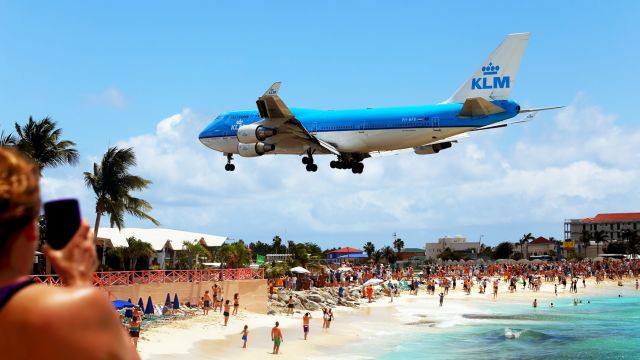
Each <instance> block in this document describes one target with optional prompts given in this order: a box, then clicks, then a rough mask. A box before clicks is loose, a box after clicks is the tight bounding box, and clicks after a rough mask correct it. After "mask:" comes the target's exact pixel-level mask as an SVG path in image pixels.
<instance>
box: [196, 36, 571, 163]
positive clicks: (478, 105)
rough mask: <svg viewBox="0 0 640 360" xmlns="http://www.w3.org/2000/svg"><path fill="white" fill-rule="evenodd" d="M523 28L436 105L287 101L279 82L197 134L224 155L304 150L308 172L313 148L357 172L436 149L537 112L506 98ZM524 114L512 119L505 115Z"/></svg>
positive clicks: (513, 79)
mask: <svg viewBox="0 0 640 360" xmlns="http://www.w3.org/2000/svg"><path fill="white" fill-rule="evenodd" d="M529 35H530V34H529V33H519V34H510V35H508V36H507V37H506V38H505V39H504V41H503V42H502V43H501V44H500V45H499V46H498V47H497V48H496V49H495V50H494V51H493V52H492V53H491V55H489V57H488V58H487V59H486V60H485V61H484V62H483V63H482V65H481V66H480V67H478V69H477V70H476V71H475V72H474V73H473V75H472V76H471V77H470V78H469V79H467V81H465V82H464V83H463V84H462V86H460V88H459V89H458V90H457V91H456V92H455V93H454V94H453V95H452V96H451V97H450V98H449V99H447V100H446V101H444V102H442V103H439V104H435V105H424V106H411V107H394V108H381V109H371V108H366V109H357V110H312V109H297V108H291V109H290V108H288V107H287V106H286V105H285V104H284V102H283V101H282V99H281V98H280V97H279V96H278V91H279V89H280V85H281V83H280V82H276V83H275V84H273V85H272V86H271V87H270V88H269V89H268V90H267V92H265V93H264V95H262V96H261V97H260V98H258V100H257V101H256V104H257V107H258V110H257V111H256V110H245V111H232V112H227V113H223V114H220V115H219V116H218V117H217V118H215V120H213V122H211V124H209V125H208V126H207V127H206V128H205V129H204V130H203V131H202V132H201V133H200V136H199V138H200V141H201V142H202V143H203V144H204V145H206V146H207V147H210V148H211V149H214V150H217V151H220V152H222V153H223V154H224V155H225V156H227V165H226V166H225V170H227V171H233V170H234V169H235V165H233V164H232V163H231V161H232V160H233V155H234V154H239V155H240V156H244V157H255V156H262V155H265V154H295V155H303V158H302V163H303V164H305V165H306V169H307V171H312V172H315V171H317V170H318V165H316V164H315V163H314V158H313V157H314V155H334V156H336V157H337V160H335V161H331V163H330V166H331V168H335V169H351V171H352V172H353V173H354V174H360V173H362V171H363V169H364V164H363V163H362V161H363V160H364V159H366V158H368V157H371V156H374V155H378V154H383V153H386V152H392V151H398V150H403V149H413V150H414V151H415V153H416V154H419V155H423V154H434V153H438V152H439V151H440V150H443V149H447V148H450V147H451V146H452V144H453V143H456V142H458V140H460V139H462V138H465V137H468V136H469V135H468V134H467V133H468V132H469V131H477V130H487V129H494V128H499V127H505V126H507V125H510V124H514V123H521V122H526V121H528V120H530V119H531V118H532V117H533V115H535V113H536V112H537V111H540V110H549V109H557V108H559V107H549V108H541V109H521V108H520V105H518V103H516V102H515V101H513V100H510V99H509V93H510V92H511V89H512V88H513V86H514V85H515V83H516V74H517V73H518V69H519V67H520V62H521V60H522V56H523V54H524V50H525V48H526V46H527V42H528V40H529ZM522 113H529V114H528V115H527V116H526V118H524V119H522V120H518V121H512V122H507V120H509V119H511V118H513V117H515V116H516V115H518V114H522Z"/></svg>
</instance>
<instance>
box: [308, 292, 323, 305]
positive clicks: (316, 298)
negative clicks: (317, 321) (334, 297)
mask: <svg viewBox="0 0 640 360" xmlns="http://www.w3.org/2000/svg"><path fill="white" fill-rule="evenodd" d="M307 300H309V301H313V302H316V303H320V302H324V298H323V297H322V296H320V295H318V294H311V295H309V296H307Z"/></svg>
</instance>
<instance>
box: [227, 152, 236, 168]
mask: <svg viewBox="0 0 640 360" xmlns="http://www.w3.org/2000/svg"><path fill="white" fill-rule="evenodd" d="M232 160H233V154H227V164H226V165H225V166H224V169H225V170H226V171H233V170H235V169H236V166H235V165H233V164H232V163H231V161H232Z"/></svg>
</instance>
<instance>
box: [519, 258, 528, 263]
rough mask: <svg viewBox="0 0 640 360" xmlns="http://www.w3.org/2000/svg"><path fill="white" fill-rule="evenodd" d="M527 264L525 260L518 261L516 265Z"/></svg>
mask: <svg viewBox="0 0 640 360" xmlns="http://www.w3.org/2000/svg"><path fill="white" fill-rule="evenodd" d="M527 263H529V260H527V259H520V260H518V264H527Z"/></svg>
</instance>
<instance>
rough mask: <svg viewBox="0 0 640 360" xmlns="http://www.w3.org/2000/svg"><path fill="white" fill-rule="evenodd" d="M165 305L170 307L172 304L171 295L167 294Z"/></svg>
mask: <svg viewBox="0 0 640 360" xmlns="http://www.w3.org/2000/svg"><path fill="white" fill-rule="evenodd" d="M164 304H165V305H167V306H169V304H171V295H170V294H169V293H167V298H166V300H165V301H164Z"/></svg>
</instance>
